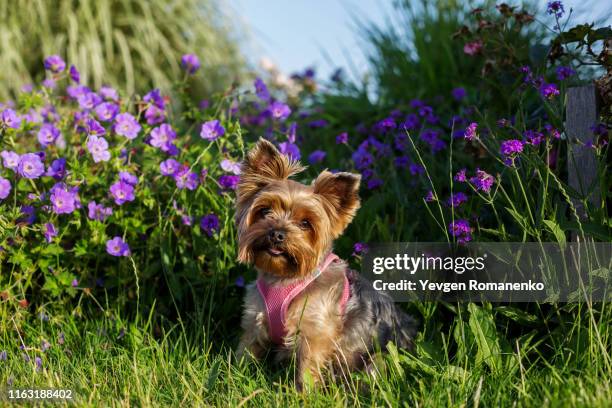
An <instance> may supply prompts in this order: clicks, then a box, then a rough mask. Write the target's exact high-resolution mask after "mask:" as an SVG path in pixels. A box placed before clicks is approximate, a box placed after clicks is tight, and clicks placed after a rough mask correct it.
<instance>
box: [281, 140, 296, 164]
mask: <svg viewBox="0 0 612 408" xmlns="http://www.w3.org/2000/svg"><path fill="white" fill-rule="evenodd" d="M278 150H279V151H280V152H281V153H282V154H284V155H285V156H287V157H289V158H290V159H292V160H300V158H301V157H302V154H301V153H300V148H299V147H298V145H296V144H295V143H291V142H289V141H287V142H282V143H279V145H278Z"/></svg>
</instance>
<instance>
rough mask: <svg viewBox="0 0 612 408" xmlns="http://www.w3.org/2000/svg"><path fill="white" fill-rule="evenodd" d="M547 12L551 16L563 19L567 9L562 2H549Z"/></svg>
mask: <svg viewBox="0 0 612 408" xmlns="http://www.w3.org/2000/svg"><path fill="white" fill-rule="evenodd" d="M546 11H547V12H548V14H550V15H551V16H552V15H554V16H555V17H556V18H561V17H563V13H565V9H564V8H563V3H562V2H560V1H549V2H548V5H547V7H546Z"/></svg>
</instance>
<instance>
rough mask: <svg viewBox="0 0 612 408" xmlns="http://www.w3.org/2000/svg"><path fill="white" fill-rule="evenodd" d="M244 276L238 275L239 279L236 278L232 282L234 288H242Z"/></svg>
mask: <svg viewBox="0 0 612 408" xmlns="http://www.w3.org/2000/svg"><path fill="white" fill-rule="evenodd" d="M244 284H245V281H244V276H242V275H240V276H239V277H237V278H236V280H235V281H234V285H236V287H239V288H244Z"/></svg>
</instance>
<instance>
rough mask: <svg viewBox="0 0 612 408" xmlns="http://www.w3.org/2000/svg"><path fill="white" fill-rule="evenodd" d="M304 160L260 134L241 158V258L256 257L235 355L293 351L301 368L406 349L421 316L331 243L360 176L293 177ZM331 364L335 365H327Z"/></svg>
mask: <svg viewBox="0 0 612 408" xmlns="http://www.w3.org/2000/svg"><path fill="white" fill-rule="evenodd" d="M302 170H304V168H303V167H302V166H301V165H300V163H298V162H295V161H292V160H290V159H289V158H288V157H287V156H284V155H282V154H281V153H279V151H278V150H277V149H276V147H275V146H274V145H273V144H272V143H270V142H268V141H266V140H265V139H260V140H259V142H258V143H257V145H256V146H255V147H254V148H253V149H252V150H251V151H250V152H249V153H248V155H247V157H246V159H245V160H244V162H243V163H242V172H241V176H240V183H239V184H238V190H237V203H236V223H237V225H238V260H239V261H240V262H242V263H246V264H250V265H254V266H255V268H256V269H257V271H258V278H257V281H256V282H254V283H253V284H251V285H249V286H248V287H247V292H246V295H245V300H244V311H243V316H242V329H243V331H244V334H243V335H242V338H241V340H240V345H239V346H238V355H239V356H242V355H244V354H249V355H251V356H252V357H253V358H256V359H258V358H261V357H263V356H264V354H265V352H266V351H267V350H269V349H271V348H272V347H274V349H275V350H276V351H277V354H276V359H277V361H279V362H280V361H284V360H286V359H290V357H291V356H292V355H293V353H295V357H296V360H295V361H296V372H297V377H296V385H297V386H298V388H301V387H302V385H303V382H304V379H305V375H308V374H307V373H309V374H310V375H311V376H312V378H313V380H314V381H315V383H316V382H320V381H322V380H323V374H324V373H325V372H331V373H334V372H338V370H340V372H343V373H346V372H347V371H348V370H352V369H358V368H362V367H364V365H367V364H368V362H369V359H368V357H369V356H371V355H372V353H373V352H375V350H376V345H377V344H378V345H380V346H383V347H384V346H385V345H386V344H387V343H388V342H393V343H395V344H396V345H397V346H398V347H401V348H407V349H410V348H411V346H412V340H413V338H414V336H415V334H416V323H415V321H414V319H412V318H411V317H410V316H408V315H406V314H404V313H403V312H401V311H400V310H399V309H397V308H396V307H395V304H394V303H393V301H392V300H391V298H390V297H388V296H387V295H384V294H381V293H379V292H377V291H376V290H374V288H373V287H372V285H371V284H370V283H369V282H368V281H367V280H365V279H364V278H362V277H361V276H360V275H359V274H358V273H357V272H355V271H352V270H350V269H349V268H348V266H347V263H346V262H344V261H342V260H340V259H339V258H338V257H337V256H336V255H334V254H333V252H332V245H333V242H334V240H335V239H336V238H338V237H339V236H340V235H341V234H342V232H343V231H344V229H345V228H346V227H347V225H348V224H349V223H350V222H351V220H352V219H353V217H354V216H355V213H356V212H357V209H358V208H359V206H360V201H359V195H358V190H359V183H360V176H359V175H355V174H351V173H330V172H329V171H323V172H322V173H321V174H319V176H318V177H317V179H316V180H315V181H314V182H313V183H312V184H311V185H304V184H301V183H298V182H296V181H293V180H290V179H289V177H290V176H293V175H295V174H297V173H299V172H300V171H302ZM330 370H331V371H330Z"/></svg>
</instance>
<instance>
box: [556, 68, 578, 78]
mask: <svg viewBox="0 0 612 408" xmlns="http://www.w3.org/2000/svg"><path fill="white" fill-rule="evenodd" d="M556 73H557V79H558V80H559V81H563V80H565V79H567V78H569V77H571V76H572V75H575V74H576V71H574V70H573V69H571V68H570V67H564V66H560V67H557V69H556Z"/></svg>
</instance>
